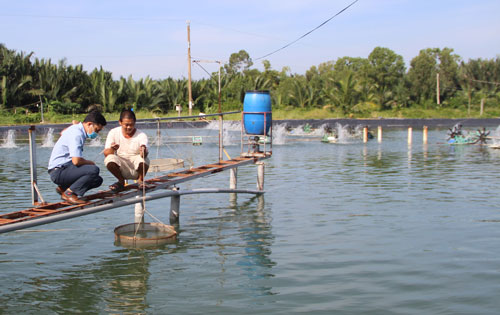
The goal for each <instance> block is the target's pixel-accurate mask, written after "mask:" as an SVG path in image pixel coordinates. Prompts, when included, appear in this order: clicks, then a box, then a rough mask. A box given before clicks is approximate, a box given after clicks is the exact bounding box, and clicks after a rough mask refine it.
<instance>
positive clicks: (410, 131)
mask: <svg viewBox="0 0 500 315" xmlns="http://www.w3.org/2000/svg"><path fill="white" fill-rule="evenodd" d="M412 132H413V129H412V127H408V144H409V145H410V144H411V141H412Z"/></svg>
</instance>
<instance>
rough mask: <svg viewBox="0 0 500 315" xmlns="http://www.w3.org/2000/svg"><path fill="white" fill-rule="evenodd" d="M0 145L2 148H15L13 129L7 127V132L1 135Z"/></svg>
mask: <svg viewBox="0 0 500 315" xmlns="http://www.w3.org/2000/svg"><path fill="white" fill-rule="evenodd" d="M0 147H2V148H17V145H16V132H15V130H13V129H9V131H7V134H5V135H4V137H3V144H2V145H1V146H0Z"/></svg>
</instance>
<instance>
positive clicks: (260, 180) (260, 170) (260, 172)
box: [255, 161, 265, 190]
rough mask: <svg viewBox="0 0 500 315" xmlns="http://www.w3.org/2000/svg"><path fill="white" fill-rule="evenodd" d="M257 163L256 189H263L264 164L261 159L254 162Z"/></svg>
mask: <svg viewBox="0 0 500 315" xmlns="http://www.w3.org/2000/svg"><path fill="white" fill-rule="evenodd" d="M255 164H257V189H258V190H264V169H265V164H264V162H262V161H259V162H256V163H255Z"/></svg>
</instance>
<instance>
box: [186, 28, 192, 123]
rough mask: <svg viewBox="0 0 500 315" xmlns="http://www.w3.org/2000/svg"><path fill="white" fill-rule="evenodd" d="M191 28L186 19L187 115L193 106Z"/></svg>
mask: <svg viewBox="0 0 500 315" xmlns="http://www.w3.org/2000/svg"><path fill="white" fill-rule="evenodd" d="M190 33H191V28H190V26H189V21H187V36H188V38H187V40H188V95H189V100H188V106H189V116H191V114H192V113H191V112H192V108H193V94H192V91H191V35H190Z"/></svg>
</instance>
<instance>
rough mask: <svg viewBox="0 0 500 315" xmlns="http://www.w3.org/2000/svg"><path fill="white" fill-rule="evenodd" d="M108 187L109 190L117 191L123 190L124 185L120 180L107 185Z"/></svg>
mask: <svg viewBox="0 0 500 315" xmlns="http://www.w3.org/2000/svg"><path fill="white" fill-rule="evenodd" d="M109 189H110V190H111V192H113V193H117V192H120V191H122V190H124V189H125V186H124V185H123V184H122V183H120V182H116V183H114V184H111V185H109Z"/></svg>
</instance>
